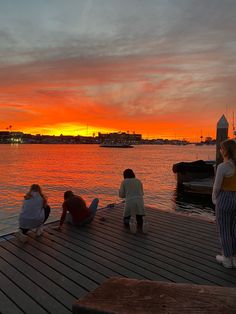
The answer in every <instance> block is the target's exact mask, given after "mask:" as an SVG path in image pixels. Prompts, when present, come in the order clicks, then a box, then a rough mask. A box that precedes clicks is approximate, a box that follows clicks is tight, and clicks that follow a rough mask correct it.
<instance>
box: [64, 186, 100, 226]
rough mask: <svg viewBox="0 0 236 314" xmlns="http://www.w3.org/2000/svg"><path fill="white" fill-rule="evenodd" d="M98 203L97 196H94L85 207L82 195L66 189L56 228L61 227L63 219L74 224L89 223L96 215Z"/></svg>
mask: <svg viewBox="0 0 236 314" xmlns="http://www.w3.org/2000/svg"><path fill="white" fill-rule="evenodd" d="M98 203H99V200H98V198H95V199H94V200H93V201H92V203H91V204H90V206H89V207H87V206H86V203H85V201H84V199H83V198H82V197H80V196H78V195H75V194H74V193H73V192H72V191H66V192H65V193H64V202H63V204H62V210H63V211H62V215H61V219H60V224H59V227H58V229H59V230H60V229H61V227H62V225H63V223H64V221H65V220H66V221H67V222H69V223H71V224H72V225H75V226H83V225H85V224H89V223H90V222H91V221H92V220H93V218H94V217H95V215H96V211H97V207H98Z"/></svg>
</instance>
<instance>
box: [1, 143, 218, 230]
mask: <svg viewBox="0 0 236 314" xmlns="http://www.w3.org/2000/svg"><path fill="white" fill-rule="evenodd" d="M214 158H215V147H214V146H195V145H188V146H173V145H139V146H135V147H134V148H133V149H112V148H101V147H99V146H98V145H68V144H65V145H43V144H39V145H24V144H23V145H8V144H2V145H0V174H1V179H0V190H1V195H0V219H1V220H0V234H4V233H5V234H6V233H9V232H13V231H14V230H16V228H17V219H18V213H19V210H20V208H21V204H22V200H23V196H24V194H25V193H26V192H27V191H28V189H29V186H30V185H31V184H32V183H38V184H40V185H41V186H42V188H43V192H44V193H45V194H46V195H47V196H48V200H49V204H50V206H51V207H52V214H51V220H57V219H59V217H60V213H61V204H62V202H63V193H64V191H66V190H73V191H74V192H75V193H77V194H79V195H82V196H83V197H84V198H85V200H86V201H87V203H89V202H90V201H91V200H92V199H93V198H94V197H99V199H100V207H104V206H106V205H107V204H109V203H114V202H119V201H120V199H119V198H118V189H119V186H120V182H121V180H122V179H123V177H122V173H123V170H124V169H125V168H132V169H133V170H134V172H135V174H136V176H137V177H138V178H139V179H141V181H142V182H143V185H144V192H145V204H146V205H150V206H153V207H156V208H158V209H161V210H165V211H181V212H187V213H195V214H198V215H201V216H205V217H211V216H212V215H213V211H212V204H211V202H210V201H209V200H207V199H201V198H199V196H197V197H195V198H193V197H191V198H186V196H183V194H181V193H180V194H179V193H177V191H176V179H175V175H174V174H173V172H172V165H173V164H174V163H176V162H180V161H194V160H196V159H204V160H209V159H214Z"/></svg>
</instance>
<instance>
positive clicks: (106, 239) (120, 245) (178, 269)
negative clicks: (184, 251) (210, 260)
mask: <svg viewBox="0 0 236 314" xmlns="http://www.w3.org/2000/svg"><path fill="white" fill-rule="evenodd" d="M93 230H94V228H88V231H84V237H85V236H86V237H87V238H88V237H90V235H91V232H92V231H93ZM85 233H87V234H86V235H85ZM103 233H104V229H103V230H102V231H100V230H99V229H97V230H96V238H101V239H102V242H103V243H104V244H106V246H107V247H108V248H109V250H111V246H109V244H110V243H112V247H113V248H115V249H116V251H117V252H121V251H122V253H124V254H127V255H128V254H129V256H130V257H131V259H130V260H131V261H132V262H133V260H134V259H137V260H138V263H139V265H142V267H143V268H144V267H146V268H147V267H148V269H149V270H151V271H152V272H153V273H155V272H157V271H158V273H159V274H164V272H168V277H167V278H168V279H170V280H172V281H175V282H190V280H191V281H192V282H194V283H199V284H219V285H224V284H226V283H227V282H226V281H225V280H224V279H220V278H217V277H215V276H214V275H211V274H209V273H207V272H204V271H201V270H200V269H199V268H197V269H196V268H195V267H192V265H191V264H190V265H189V264H186V260H184V259H182V260H181V261H178V260H177V259H176V258H175V257H173V258H174V259H171V258H168V257H167V256H163V255H162V252H161V251H159V252H157V254H156V255H155V257H154V258H153V257H152V256H151V255H150V254H149V253H148V251H149V249H147V250H146V251H145V250H144V249H143V248H142V249H141V250H139V249H138V245H132V243H131V244H130V242H129V241H124V240H123V241H122V242H121V241H120V240H119V239H115V238H112V237H111V236H110V234H111V233H107V234H106V235H105V236H104V234H103ZM132 238H133V236H132ZM152 251H153V249H152ZM178 277H179V278H178ZM185 280H187V281H185Z"/></svg>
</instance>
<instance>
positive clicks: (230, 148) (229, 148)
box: [220, 140, 236, 166]
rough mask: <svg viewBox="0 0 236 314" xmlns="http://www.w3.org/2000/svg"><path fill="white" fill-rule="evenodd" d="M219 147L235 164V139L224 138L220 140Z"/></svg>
mask: <svg viewBox="0 0 236 314" xmlns="http://www.w3.org/2000/svg"><path fill="white" fill-rule="evenodd" d="M220 147H221V148H222V149H223V150H224V152H225V155H226V156H227V157H228V158H229V159H231V160H232V161H233V162H234V164H235V166H236V141H235V140H225V141H223V142H221V144H220Z"/></svg>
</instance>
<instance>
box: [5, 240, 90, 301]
mask: <svg viewBox="0 0 236 314" xmlns="http://www.w3.org/2000/svg"><path fill="white" fill-rule="evenodd" d="M1 247H2V248H4V249H5V250H7V251H8V252H9V253H11V254H14V256H16V257H18V258H20V259H21V260H22V261H25V262H26V261H27V263H28V264H29V265H31V266H32V267H33V268H34V269H35V270H36V271H37V272H39V273H41V274H43V275H44V276H46V277H47V278H48V280H51V281H52V282H53V283H55V284H57V285H59V286H60V287H62V288H63V289H64V290H65V292H66V293H70V294H71V295H72V296H74V297H76V298H79V297H80V296H82V295H84V294H86V293H87V290H85V289H82V288H81V287H80V286H79V285H78V284H76V283H74V282H73V281H71V280H70V279H68V278H67V277H66V276H65V274H62V273H61V272H57V271H56V270H55V269H54V268H52V267H50V265H47V264H46V263H44V262H43V261H40V260H39V259H38V258H36V257H35V256H34V249H33V248H32V247H29V246H22V247H21V248H20V247H18V246H17V245H16V243H14V242H13V243H12V242H10V241H5V243H2V245H1Z"/></svg>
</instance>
